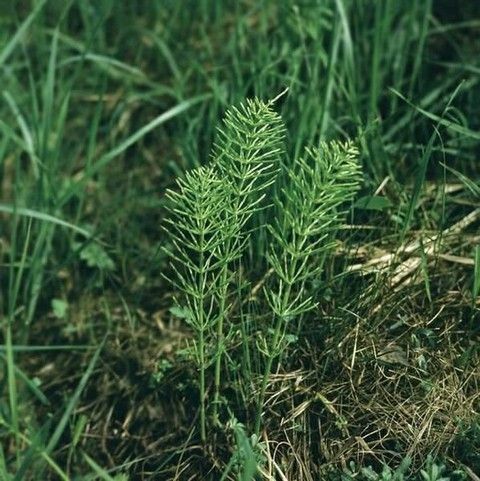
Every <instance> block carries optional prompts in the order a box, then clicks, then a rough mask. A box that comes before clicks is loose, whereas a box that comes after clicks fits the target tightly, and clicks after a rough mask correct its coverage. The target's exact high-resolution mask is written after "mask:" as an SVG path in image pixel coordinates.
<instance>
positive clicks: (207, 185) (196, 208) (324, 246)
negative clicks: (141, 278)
mask: <svg viewBox="0 0 480 481" xmlns="http://www.w3.org/2000/svg"><path fill="white" fill-rule="evenodd" d="M272 102H273V101H272ZM272 102H270V103H263V102H261V101H259V100H247V101H246V102H245V103H244V104H242V105H240V106H239V107H238V108H231V109H230V110H228V111H227V113H226V117H225V121H224V123H223V127H222V129H220V130H219V133H218V140H217V143H216V145H215V148H214V152H213V161H212V163H211V164H210V165H209V166H206V167H199V168H197V169H194V170H192V171H190V172H188V173H187V174H186V175H185V177H184V178H181V179H179V180H178V181H177V188H176V189H175V190H170V191H169V192H168V194H167V196H168V198H169V201H170V203H169V207H168V209H169V213H170V217H169V218H168V220H167V229H168V230H169V233H170V238H171V240H172V244H173V249H172V251H171V252H169V254H170V256H171V259H172V269H173V274H174V276H175V279H174V280H172V281H171V282H172V283H173V284H174V285H175V286H176V287H177V288H178V290H179V291H180V292H181V293H182V298H181V300H180V299H179V300H176V302H177V305H178V307H181V306H183V307H184V309H183V310H184V313H185V317H186V319H187V322H188V323H189V324H190V325H191V326H192V328H193V330H194V331H195V335H196V339H195V342H194V349H193V351H194V355H195V360H196V363H197V366H198V369H199V391H200V392H199V395H200V433H201V438H202V441H203V442H205V440H206V425H207V421H206V419H207V412H206V373H207V371H208V369H209V368H210V366H211V365H214V374H213V389H214V390H213V400H212V403H211V405H212V414H213V416H212V417H213V421H214V422H215V423H218V421H219V419H218V406H219V403H220V389H221V386H222V377H221V375H222V358H223V356H224V353H225V350H226V347H227V346H226V344H227V342H228V341H227V340H228V337H226V335H225V332H224V330H225V321H226V320H227V319H230V318H231V316H233V315H234V314H235V309H233V306H234V305H236V304H234V303H231V302H229V299H230V296H231V292H232V291H233V290H234V289H233V287H234V283H235V276H236V272H239V271H240V269H239V267H245V266H244V263H245V262H244V261H245V259H244V255H243V254H244V252H245V250H246V248H247V247H248V246H249V243H251V241H252V240H253V239H252V232H253V231H254V227H253V226H254V225H255V222H253V218H254V216H256V215H258V214H260V213H261V212H262V210H263V209H264V207H265V202H264V199H265V197H266V192H267V189H268V188H269V187H270V186H272V185H273V184H274V183H275V180H276V176H277V173H278V172H279V171H280V170H281V169H284V172H282V173H283V174H286V183H285V187H284V188H283V189H281V190H280V192H279V194H278V195H277V196H276V198H275V204H276V212H277V216H276V219H275V220H274V221H273V222H272V223H271V224H270V225H268V226H267V228H268V231H269V233H270V239H271V243H270V244H271V245H270V248H269V250H268V252H267V260H268V263H269V265H270V271H271V272H273V276H272V277H273V279H272V280H271V281H270V283H269V284H268V286H267V287H266V288H265V289H264V293H265V299H266V304H267V306H268V307H269V310H270V311H271V313H272V317H273V328H272V329H267V333H268V334H267V335H265V336H262V338H261V341H260V342H259V343H258V344H259V348H260V351H261V353H263V355H264V360H265V363H264V370H263V376H262V377H261V386H260V394H259V397H258V408H257V416H256V419H255V432H256V434H257V435H258V433H259V430H260V426H261V417H262V410H263V405H264V402H265V393H266V388H267V385H268V379H269V376H270V374H271V371H272V367H273V362H274V361H275V359H277V358H278V357H279V355H280V352H281V351H282V350H283V349H284V348H285V347H286V343H287V341H286V339H287V338H288V336H287V334H288V332H287V331H288V326H289V324H290V323H291V321H292V319H294V318H300V317H301V315H302V314H304V313H306V312H307V311H309V310H311V309H312V308H313V307H314V306H315V305H316V303H315V302H314V301H313V299H312V298H311V296H309V295H308V290H309V289H308V288H309V283H310V281H312V280H313V279H314V278H315V277H316V276H319V275H320V274H321V272H322V269H323V267H322V266H323V260H324V258H325V256H326V255H327V254H328V252H329V251H330V250H331V248H332V246H333V241H334V234H335V232H336V230H337V229H338V228H339V227H340V225H341V219H342V216H343V214H344V210H342V205H344V203H345V202H346V201H348V200H349V199H351V198H352V196H353V194H354V193H355V191H356V190H357V188H358V185H359V180H360V169H359V166H358V163H357V156H358V152H357V150H356V148H355V146H354V145H353V144H352V143H347V144H339V143H336V142H331V143H328V144H327V143H322V144H321V145H320V147H319V148H316V149H311V150H307V151H306V155H305V157H304V158H303V159H300V160H299V161H298V162H296V163H295V165H294V166H293V167H287V164H286V163H285V162H282V156H283V154H284V148H283V143H284V139H285V128H284V126H283V123H282V120H281V118H280V116H279V115H278V114H276V113H275V112H274V111H273V110H272V108H271V105H272ZM257 223H258V221H257ZM242 270H243V271H244V272H246V274H248V266H247V268H246V269H242ZM241 304H242V303H240V304H239V305H241ZM241 326H243V324H242V323H241ZM242 342H243V343H244V344H245V345H246V346H248V343H249V342H250V341H249V340H248V337H247V336H246V335H245V334H244V333H243V335H242Z"/></svg>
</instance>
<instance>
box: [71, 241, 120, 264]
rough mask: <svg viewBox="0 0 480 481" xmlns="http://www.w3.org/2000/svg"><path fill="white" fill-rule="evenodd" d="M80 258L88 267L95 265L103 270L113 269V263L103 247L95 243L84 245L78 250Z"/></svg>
mask: <svg viewBox="0 0 480 481" xmlns="http://www.w3.org/2000/svg"><path fill="white" fill-rule="evenodd" d="M80 259H82V260H83V261H85V262H86V263H87V266H88V267H95V268H97V269H100V270H103V271H113V270H114V269H115V264H114V262H113V260H112V259H111V258H110V257H109V255H108V254H107V253H106V252H105V249H104V248H103V247H102V246H101V245H100V244H97V243H91V244H88V245H86V246H85V247H84V248H83V249H82V250H81V251H80Z"/></svg>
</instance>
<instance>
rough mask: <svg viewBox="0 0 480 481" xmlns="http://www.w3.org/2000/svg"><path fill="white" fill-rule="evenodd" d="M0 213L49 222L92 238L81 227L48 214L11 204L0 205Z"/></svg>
mask: <svg viewBox="0 0 480 481" xmlns="http://www.w3.org/2000/svg"><path fill="white" fill-rule="evenodd" d="M0 212H6V213H7V214H16V215H20V216H23V217H28V218H30V219H37V220H41V221H43V222H50V223H52V224H56V225H59V226H61V227H66V228H67V229H71V230H73V231H74V232H77V233H78V234H81V235H83V236H84V237H86V238H87V239H90V238H91V237H92V234H91V233H90V232H88V231H87V230H85V229H82V228H81V227H78V226H76V225H73V224H71V223H70V222H67V221H65V220H62V219H59V218H58V217H55V216H53V215H50V214H45V213H44V212H39V211H36V210H33V209H28V208H26V207H18V206H15V205H11V204H4V203H0Z"/></svg>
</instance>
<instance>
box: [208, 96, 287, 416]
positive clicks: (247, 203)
mask: <svg viewBox="0 0 480 481" xmlns="http://www.w3.org/2000/svg"><path fill="white" fill-rule="evenodd" d="M272 103H273V101H272V102H269V103H268V104H266V103H264V102H261V101H260V100H258V99H253V100H249V99H247V100H246V102H245V103H244V104H241V105H240V106H239V108H235V107H232V108H231V109H229V110H228V111H227V113H226V115H225V120H224V125H223V128H222V129H219V130H218V139H217V144H216V145H215V150H214V165H215V167H217V168H218V170H219V172H220V174H221V176H222V177H223V178H225V179H227V180H229V181H230V185H231V189H232V191H233V199H232V203H231V204H230V205H229V206H228V209H229V210H230V212H229V216H231V219H232V221H233V224H234V225H236V227H237V229H238V234H239V236H241V237H242V240H243V242H239V239H238V238H234V237H232V236H231V237H229V238H227V239H226V240H225V244H224V245H223V246H220V249H222V250H223V251H224V253H223V257H229V258H233V259H238V258H239V257H240V256H241V255H242V250H243V248H245V247H246V246H247V244H248V240H249V236H250V234H249V232H248V231H246V229H245V228H246V226H247V224H248V222H249V220H250V219H251V217H252V216H253V215H254V214H255V213H258V212H259V211H260V210H261V208H262V201H263V198H264V197H265V191H266V189H267V188H268V187H269V186H271V185H272V184H273V183H274V182H275V178H276V174H277V172H278V170H279V166H280V159H281V156H282V154H283V143H284V140H285V127H284V125H283V122H282V119H281V117H280V116H279V115H278V114H277V113H276V112H275V111H273V110H272V109H271V104H272ZM230 267H231V265H230V264H229V263H224V264H223V266H222V276H221V277H222V279H221V290H220V292H219V316H218V322H217V332H216V343H217V348H216V361H215V380H214V401H213V415H214V419H215V420H216V421H217V414H218V404H219V395H220V384H221V378H220V375H221V362H222V355H223V351H224V347H225V346H224V321H225V319H226V316H227V314H228V313H227V311H228V305H227V299H228V290H229V285H230V284H231V279H232V277H233V276H232V272H231V269H230Z"/></svg>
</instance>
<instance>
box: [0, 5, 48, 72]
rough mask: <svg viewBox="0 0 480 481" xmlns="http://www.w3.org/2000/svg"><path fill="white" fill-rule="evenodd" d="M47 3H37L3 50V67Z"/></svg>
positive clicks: (0, 58) (0, 53) (0, 56)
mask: <svg viewBox="0 0 480 481" xmlns="http://www.w3.org/2000/svg"><path fill="white" fill-rule="evenodd" d="M46 3H47V0H41V1H40V2H38V3H37V5H36V7H35V8H34V9H33V10H32V11H31V12H30V15H28V17H27V18H26V19H25V20H24V21H23V23H22V24H21V25H20V27H19V28H18V29H17V31H16V32H15V34H14V35H13V37H12V38H11V39H10V41H9V42H8V43H7V45H5V47H4V48H3V50H2V51H1V52H0V65H3V64H4V63H5V62H6V61H7V59H8V57H9V56H10V55H11V54H12V52H13V51H14V50H15V47H16V46H17V44H18V43H19V42H20V41H21V40H22V38H23V36H24V35H25V33H26V31H27V30H28V28H29V27H30V25H31V24H32V22H33V21H34V20H35V17H36V16H37V15H38V14H39V13H40V11H41V10H42V8H43V7H44V6H45V4H46Z"/></svg>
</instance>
